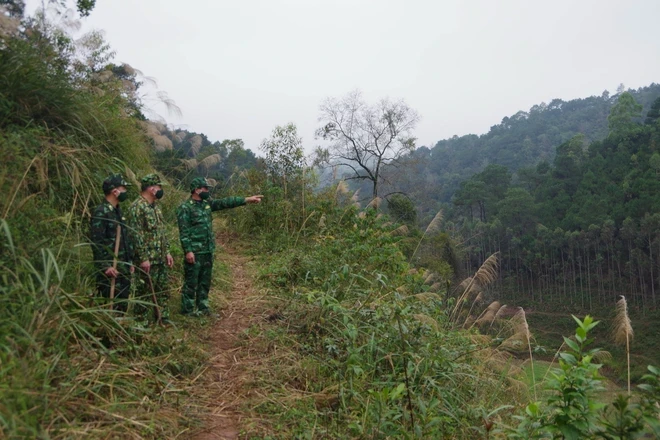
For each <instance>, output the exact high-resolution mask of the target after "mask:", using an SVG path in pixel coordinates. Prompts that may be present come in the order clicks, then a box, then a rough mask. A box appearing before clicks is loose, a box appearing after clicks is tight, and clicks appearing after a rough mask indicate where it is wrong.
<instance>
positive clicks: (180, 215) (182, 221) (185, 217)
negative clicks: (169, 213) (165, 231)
mask: <svg viewBox="0 0 660 440" xmlns="http://www.w3.org/2000/svg"><path fill="white" fill-rule="evenodd" d="M176 221H177V223H178V224H179V239H180V240H181V247H182V248H183V253H184V254H187V253H188V252H192V240H191V232H192V224H191V221H190V209H189V208H188V204H187V203H184V204H182V205H181V206H179V208H178V209H177V210H176Z"/></svg>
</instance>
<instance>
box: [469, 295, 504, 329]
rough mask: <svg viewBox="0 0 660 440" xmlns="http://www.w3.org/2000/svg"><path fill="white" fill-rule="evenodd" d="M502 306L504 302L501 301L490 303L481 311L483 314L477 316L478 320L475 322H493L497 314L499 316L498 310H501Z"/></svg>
mask: <svg viewBox="0 0 660 440" xmlns="http://www.w3.org/2000/svg"><path fill="white" fill-rule="evenodd" d="M501 308H502V304H500V302H499V301H493V302H492V303H490V304H489V305H488V307H486V308H485V309H484V311H483V312H481V315H479V316H478V317H477V319H476V321H474V324H476V325H478V326H481V325H482V324H491V323H492V322H493V321H494V320H495V316H497V312H499V311H500V309H501ZM474 324H473V325H474ZM470 328H472V327H470Z"/></svg>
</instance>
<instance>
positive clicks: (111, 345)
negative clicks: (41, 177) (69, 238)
mask: <svg viewBox="0 0 660 440" xmlns="http://www.w3.org/2000/svg"><path fill="white" fill-rule="evenodd" d="M1 225H2V235H3V237H2V243H3V246H5V249H6V250H7V254H6V258H4V259H2V260H0V274H2V275H1V276H2V278H3V282H2V283H1V284H0V344H1V345H2V347H3V350H1V351H0V367H1V369H2V375H0V401H2V405H0V432H2V433H3V435H5V436H7V438H89V437H101V436H108V435H111V436H117V437H132V436H136V435H139V436H146V437H149V436H150V437H160V438H163V437H171V436H173V435H175V434H177V433H179V432H180V431H181V430H182V429H184V426H185V424H187V423H189V422H188V420H187V418H186V416H185V413H181V415H180V416H178V417H172V412H173V411H174V410H175V407H176V404H177V399H178V397H177V392H176V391H175V390H176V388H175V387H173V385H174V384H176V383H178V381H179V380H180V379H183V378H184V377H191V376H192V375H196V374H198V368H199V365H200V362H202V361H203V360H204V356H205V355H204V354H203V353H202V352H200V351H199V350H197V349H196V348H194V347H193V346H189V345H186V344H181V343H177V342H176V340H175V339H174V338H172V337H171V336H170V337H168V336H167V335H164V334H160V333H158V332H154V333H151V334H144V333H143V332H140V331H136V330H135V329H133V328H132V327H131V326H130V321H123V322H120V321H119V320H116V319H115V318H114V316H113V312H112V311H110V310H109V309H108V308H107V307H105V306H103V305H102V304H100V303H95V302H94V301H92V299H91V297H90V291H91V290H92V284H93V281H91V280H90V279H89V278H88V277H86V276H84V273H83V272H81V271H80V267H81V266H83V265H84V263H83V262H82V261H81V260H84V259H87V255H86V253H85V252H83V248H78V251H77V252H78V255H77V258H73V256H69V259H68V261H65V262H63V261H61V260H60V259H58V257H57V256H56V254H55V253H54V252H52V251H51V250H48V249H42V250H41V251H40V252H38V254H37V255H36V256H35V258H31V259H28V258H26V257H23V256H22V255H21V253H20V251H19V249H18V248H16V247H15V245H14V241H13V239H12V237H11V235H8V231H9V230H8V227H7V223H5V222H4V221H3V222H1ZM177 412H178V411H177Z"/></svg>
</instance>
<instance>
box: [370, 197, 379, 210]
mask: <svg viewBox="0 0 660 440" xmlns="http://www.w3.org/2000/svg"><path fill="white" fill-rule="evenodd" d="M381 202H382V199H381V198H380V197H374V198H373V199H372V200H371V202H369V204H368V205H367V207H366V209H369V208H371V209H375V210H376V211H378V208H380V204H381Z"/></svg>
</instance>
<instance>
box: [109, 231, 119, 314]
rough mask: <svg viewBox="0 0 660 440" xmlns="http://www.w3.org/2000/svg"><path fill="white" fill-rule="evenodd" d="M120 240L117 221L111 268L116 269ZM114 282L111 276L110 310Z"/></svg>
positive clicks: (114, 278) (113, 295) (113, 294)
mask: <svg viewBox="0 0 660 440" xmlns="http://www.w3.org/2000/svg"><path fill="white" fill-rule="evenodd" d="M120 241H121V225H120V224H119V223H117V235H116V236H115V254H114V255H113V258H112V268H113V269H114V270H117V258H118V257H119V242H120ZM115 284H117V277H116V276H115V277H112V279H111V280H110V310H112V303H113V302H114V300H115Z"/></svg>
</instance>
